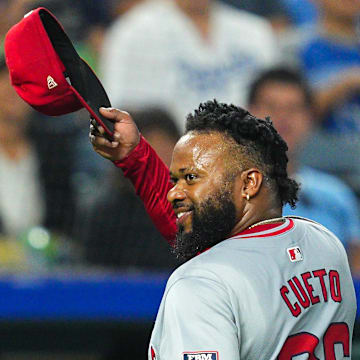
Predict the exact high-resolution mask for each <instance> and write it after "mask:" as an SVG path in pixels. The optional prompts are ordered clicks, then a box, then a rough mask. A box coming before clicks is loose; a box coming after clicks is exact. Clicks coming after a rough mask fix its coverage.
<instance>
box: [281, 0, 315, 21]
mask: <svg viewBox="0 0 360 360" xmlns="http://www.w3.org/2000/svg"><path fill="white" fill-rule="evenodd" d="M281 3H282V6H283V7H284V8H285V9H286V13H287V15H288V17H289V18H290V20H291V23H292V25H293V26H295V27H300V26H309V25H312V24H314V23H315V22H316V21H317V18H318V11H317V7H316V4H315V3H314V1H313V0H301V1H299V0H281Z"/></svg>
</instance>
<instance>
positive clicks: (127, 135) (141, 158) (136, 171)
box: [89, 108, 176, 244]
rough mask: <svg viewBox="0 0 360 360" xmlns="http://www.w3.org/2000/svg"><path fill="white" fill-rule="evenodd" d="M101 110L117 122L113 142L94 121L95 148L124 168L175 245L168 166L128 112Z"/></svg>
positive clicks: (147, 206)
mask: <svg viewBox="0 0 360 360" xmlns="http://www.w3.org/2000/svg"><path fill="white" fill-rule="evenodd" d="M100 112H101V114H102V115H103V116H105V117H107V118H108V119H111V120H113V121H114V141H112V142H110V141H109V140H107V139H106V138H105V137H103V136H102V134H103V133H104V130H103V129H102V128H101V127H98V126H96V124H95V123H94V122H93V123H92V124H91V125H90V134H89V136H90V141H91V143H92V145H93V148H94V150H95V151H96V152H97V153H98V154H100V155H101V156H103V157H104V158H106V159H108V160H111V161H113V162H114V164H115V165H116V166H117V167H119V168H121V169H122V170H123V172H124V175H125V176H126V177H127V178H129V179H130V181H131V182H132V183H133V185H134V187H135V190H136V193H137V194H138V195H139V196H140V198H141V199H142V201H143V202H144V205H145V208H146V211H147V212H148V214H149V215H150V217H151V219H152V221H153V222H154V224H155V226H156V227H157V229H158V230H159V231H160V233H161V234H162V235H163V236H164V237H165V239H166V240H167V241H168V242H169V243H170V244H172V243H173V241H174V239H175V232H176V217H175V214H174V212H173V209H172V207H171V204H170V203H169V202H168V201H167V198H166V197H167V193H168V191H169V189H170V187H171V186H172V185H171V182H170V177H169V170H168V168H167V167H166V165H165V164H164V163H163V162H162V160H161V159H160V158H159V157H158V155H157V154H156V152H155V150H154V149H152V147H151V146H150V145H149V144H148V143H147V141H146V140H145V139H144V138H143V137H142V136H141V134H140V133H139V130H138V129H137V127H136V124H135V122H134V121H133V119H132V118H131V116H130V115H129V114H128V113H127V112H124V111H120V110H117V109H103V108H101V109H100ZM150 121H151V120H150ZM124 206H126V204H124Z"/></svg>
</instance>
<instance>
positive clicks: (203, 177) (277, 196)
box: [90, 101, 356, 360]
mask: <svg viewBox="0 0 360 360" xmlns="http://www.w3.org/2000/svg"><path fill="white" fill-rule="evenodd" d="M101 113H102V114H103V115H104V116H105V117H107V118H109V119H112V120H114V121H115V135H114V141H113V142H109V141H108V140H106V139H105V138H104V137H103V136H102V133H103V129H101V128H98V127H96V126H95V124H94V123H93V124H92V125H91V126H90V140H91V142H92V144H93V146H94V149H95V151H97V152H98V153H99V154H100V155H102V156H104V157H106V158H108V159H110V160H112V161H113V162H114V164H115V165H116V166H118V167H119V168H121V169H122V170H123V172H124V174H125V176H127V177H128V178H129V179H130V180H131V181H132V182H133V184H134V186H135V188H136V191H137V193H138V195H139V196H140V197H141V198H142V200H143V201H144V204H145V207H146V209H147V211H148V213H149V214H150V216H151V217H152V219H153V221H154V222H155V224H156V226H157V227H158V229H159V231H160V232H161V233H162V234H163V236H164V237H165V238H166V239H167V240H168V242H169V243H170V244H171V245H172V247H173V251H174V253H175V254H177V256H181V257H182V258H184V259H185V260H187V261H186V262H185V263H184V264H183V265H181V266H180V267H179V268H178V269H176V270H175V271H174V273H173V274H172V275H171V277H170V278H169V280H168V283H167V286H166V289H165V293H164V295H163V299H162V301H161V305H160V308H159V311H158V315H157V319H156V322H155V325H154V329H153V333H152V336H151V340H150V346H149V352H148V357H149V359H150V360H153V359H157V360H159V359H160V360H164V359H166V360H170V359H171V360H174V359H179V360H180V359H182V360H215V359H216V360H218V359H221V360H237V359H241V360H250V359H252V360H259V359H262V360H268V359H280V360H290V359H294V360H295V359H296V360H299V359H301V360H302V359H312V360H315V359H319V360H325V359H326V360H340V359H350V358H351V342H352V333H353V325H354V321H355V313H356V299H355V292H354V287H353V282H352V278H351V274H350V270H349V264H348V260H347V256H346V253H345V250H344V248H343V246H342V244H341V243H340V241H339V240H338V239H337V238H336V237H335V236H334V235H333V234H332V233H331V232H330V231H328V230H327V229H326V228H325V227H323V226H322V225H320V224H318V223H315V222H313V221H311V220H307V219H303V218H296V217H283V216H282V206H283V205H284V204H286V203H289V204H290V205H291V206H294V205H295V202H296V200H297V192H298V184H297V183H296V182H295V181H294V180H292V179H289V178H288V175H287V170H286V166H287V156H286V150H287V146H286V143H285V142H284V141H283V140H282V138H281V137H280V136H279V134H278V133H277V132H276V130H275V129H274V127H273V126H272V124H271V121H270V120H261V119H258V118H256V117H254V116H252V115H251V114H250V113H249V112H247V111H246V110H244V109H242V108H238V107H235V106H233V105H226V104H221V103H218V102H216V101H210V102H207V103H204V104H201V105H200V107H199V109H198V110H196V111H195V112H194V114H190V115H189V116H188V118H187V122H186V132H185V135H184V136H183V137H182V138H180V140H179V141H178V143H177V144H176V146H175V149H174V152H173V158H172V163H171V166H170V176H169V171H168V169H167V168H166V166H165V165H164V164H163V163H162V161H161V160H160V159H159V158H158V156H157V155H156V153H155V152H154V151H153V150H152V148H151V147H150V146H149V145H148V143H147V142H146V140H145V139H144V138H143V137H142V136H141V135H140V134H139V132H138V131H137V128H136V125H135V124H134V122H133V121H132V119H131V116H130V115H129V114H128V113H125V112H121V111H119V110H116V109H101ZM149 121H151V119H149ZM124 206H126V204H124Z"/></svg>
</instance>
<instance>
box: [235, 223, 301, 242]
mask: <svg viewBox="0 0 360 360" xmlns="http://www.w3.org/2000/svg"><path fill="white" fill-rule="evenodd" d="M293 227H294V221H293V220H292V219H286V220H285V222H277V223H272V224H262V225H257V226H254V227H253V228H251V229H245V230H244V231H241V232H240V233H238V234H236V235H234V236H232V238H234V237H240V238H241V239H249V238H255V237H257V238H258V237H269V236H275V235H280V234H283V233H284V232H286V231H289V230H291V229H292V228H293ZM272 229H274V231H271V230H272ZM250 234H251V235H250Z"/></svg>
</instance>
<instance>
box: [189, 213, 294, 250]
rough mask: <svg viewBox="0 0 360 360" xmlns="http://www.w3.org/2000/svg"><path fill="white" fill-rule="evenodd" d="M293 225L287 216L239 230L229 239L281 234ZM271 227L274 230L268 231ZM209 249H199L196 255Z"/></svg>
mask: <svg viewBox="0 0 360 360" xmlns="http://www.w3.org/2000/svg"><path fill="white" fill-rule="evenodd" d="M293 227H294V221H293V220H292V219H289V218H287V219H286V220H285V222H277V223H272V224H262V225H257V226H254V227H253V228H251V229H245V230H244V231H241V232H239V233H238V234H236V235H234V236H232V237H231V238H230V239H234V238H239V239H250V238H259V237H269V236H275V235H280V234H283V233H285V232H287V231H289V230H291V229H292V228H293ZM272 229H274V231H269V230H272ZM275 229H276V230H275ZM250 234H254V235H250ZM209 249H210V248H207V249H205V250H203V251H200V252H198V253H197V254H196V255H200V254H202V253H204V252H205V251H207V250H209Z"/></svg>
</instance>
